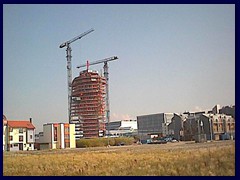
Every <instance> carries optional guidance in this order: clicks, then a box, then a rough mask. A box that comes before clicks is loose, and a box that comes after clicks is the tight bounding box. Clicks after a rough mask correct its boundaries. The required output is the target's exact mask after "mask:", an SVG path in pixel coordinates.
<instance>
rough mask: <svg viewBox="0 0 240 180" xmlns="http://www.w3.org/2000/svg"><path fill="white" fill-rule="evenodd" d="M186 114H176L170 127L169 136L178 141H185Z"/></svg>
mask: <svg viewBox="0 0 240 180" xmlns="http://www.w3.org/2000/svg"><path fill="white" fill-rule="evenodd" d="M187 116H188V115H186V114H177V113H174V116H173V118H172V122H171V123H170V124H169V125H168V132H169V134H170V135H171V136H172V137H173V138H174V139H176V140H178V141H179V140H183V122H184V121H185V120H186V119H187Z"/></svg>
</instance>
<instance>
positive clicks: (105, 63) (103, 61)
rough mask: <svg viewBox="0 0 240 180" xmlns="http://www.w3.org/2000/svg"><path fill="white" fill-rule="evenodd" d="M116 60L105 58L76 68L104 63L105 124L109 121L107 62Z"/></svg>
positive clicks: (115, 58)
mask: <svg viewBox="0 0 240 180" xmlns="http://www.w3.org/2000/svg"><path fill="white" fill-rule="evenodd" d="M117 59H118V57H117V56H112V57H110V58H105V59H101V60H97V61H94V62H90V63H87V65H86V64H82V65H80V66H77V68H82V67H85V66H91V65H95V64H100V63H104V66H103V70H104V77H105V79H106V97H105V100H106V121H107V123H109V121H110V108H109V81H108V74H109V73H108V62H109V61H114V60H117ZM108 134H109V130H108Z"/></svg>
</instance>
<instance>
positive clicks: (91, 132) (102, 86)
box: [59, 29, 118, 139]
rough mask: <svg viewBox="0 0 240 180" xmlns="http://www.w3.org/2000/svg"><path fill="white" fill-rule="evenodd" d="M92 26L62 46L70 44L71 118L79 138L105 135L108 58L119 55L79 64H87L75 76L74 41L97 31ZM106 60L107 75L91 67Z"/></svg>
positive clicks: (68, 67)
mask: <svg viewBox="0 0 240 180" xmlns="http://www.w3.org/2000/svg"><path fill="white" fill-rule="evenodd" d="M93 31H94V29H90V30H88V31H86V32H84V33H82V34H80V35H79V36H77V37H75V38H73V39H71V40H69V41H66V42H64V43H62V44H61V45H60V46H59V48H64V47H66V54H67V55H66V57H67V80H68V118H69V119H68V120H69V123H73V124H75V138H76V139H80V138H97V137H104V136H106V135H107V134H109V133H108V132H106V123H109V122H110V108H109V73H108V68H109V67H108V62H109V61H113V60H117V59H118V57H117V56H112V57H109V58H105V59H101V60H97V61H93V62H90V63H89V62H88V61H87V64H82V65H80V66H78V67H77V68H85V67H86V69H85V70H82V71H80V73H79V76H78V77H76V78H74V80H72V64H71V58H72V55H71V51H72V49H71V47H70V44H71V43H73V42H75V41H76V40H79V39H81V38H82V37H84V36H86V35H88V34H89V33H91V32H93ZM101 63H103V64H104V66H103V70H104V76H102V75H100V74H99V73H98V72H97V71H94V70H89V66H92V65H95V64H101Z"/></svg>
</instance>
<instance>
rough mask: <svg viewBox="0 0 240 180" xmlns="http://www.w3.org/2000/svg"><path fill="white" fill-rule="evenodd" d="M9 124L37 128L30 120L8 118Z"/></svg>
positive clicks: (15, 126)
mask: <svg viewBox="0 0 240 180" xmlns="http://www.w3.org/2000/svg"><path fill="white" fill-rule="evenodd" d="M7 125H8V126H9V127H12V128H27V129H35V127H34V125H33V124H32V123H31V122H30V121H14V120H8V121H7Z"/></svg>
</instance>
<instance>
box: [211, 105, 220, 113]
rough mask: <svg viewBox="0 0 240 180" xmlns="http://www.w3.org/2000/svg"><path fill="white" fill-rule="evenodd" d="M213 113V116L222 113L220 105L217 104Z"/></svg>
mask: <svg viewBox="0 0 240 180" xmlns="http://www.w3.org/2000/svg"><path fill="white" fill-rule="evenodd" d="M212 113H213V114H219V113H220V105H219V104H217V105H215V106H214V107H213V109H212Z"/></svg>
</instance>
